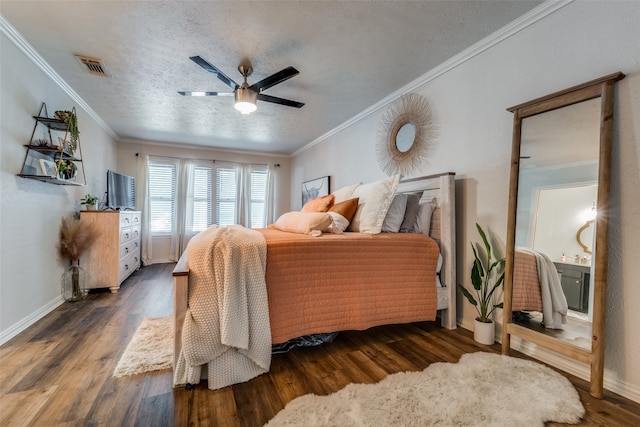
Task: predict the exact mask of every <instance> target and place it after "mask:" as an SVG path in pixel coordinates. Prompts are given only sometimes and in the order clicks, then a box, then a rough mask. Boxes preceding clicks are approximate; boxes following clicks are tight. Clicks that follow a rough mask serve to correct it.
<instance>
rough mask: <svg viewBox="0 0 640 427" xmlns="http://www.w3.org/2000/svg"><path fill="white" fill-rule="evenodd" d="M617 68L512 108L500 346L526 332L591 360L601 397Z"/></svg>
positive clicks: (537, 341) (595, 389) (565, 352)
mask: <svg viewBox="0 0 640 427" xmlns="http://www.w3.org/2000/svg"><path fill="white" fill-rule="evenodd" d="M622 78H624V74H622V73H616V74H612V75H609V76H605V77H603V78H601V79H597V80H593V81H590V82H587V83H584V84H582V85H579V86H575V87H572V88H569V89H567V90H564V91H560V92H557V93H554V94H551V95H548V96H545V97H542V98H538V99H536V100H533V101H530V102H527V103H524V104H520V105H517V106H515V107H512V108H510V109H508V111H511V112H513V113H514V131H513V147H512V159H511V177H510V190H509V191H510V194H509V225H508V230H507V252H506V258H507V263H506V272H505V289H504V310H503V315H504V318H503V325H504V327H503V330H502V351H503V353H505V354H508V352H509V350H510V348H511V341H510V338H511V336H516V337H519V338H521V339H523V340H525V341H528V342H531V343H534V344H536V345H539V346H542V347H544V348H547V349H551V350H554V351H556V352H558V353H560V354H563V355H565V356H569V357H571V358H573V359H576V360H579V361H581V362H584V363H587V364H589V365H591V378H590V379H591V394H592V395H593V396H595V397H602V392H603V387H602V386H603V384H602V383H603V373H604V326H605V323H604V322H605V316H604V315H605V313H604V309H605V297H606V278H607V230H608V223H607V220H608V208H609V186H610V171H611V143H612V128H613V88H614V86H615V82H616V81H618V80H620V79H622Z"/></svg>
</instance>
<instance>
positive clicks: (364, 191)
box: [349, 175, 400, 234]
mask: <svg viewBox="0 0 640 427" xmlns="http://www.w3.org/2000/svg"><path fill="white" fill-rule="evenodd" d="M398 181H400V175H394V176H391V177H389V178H386V179H383V180H380V181H376V182H372V183H369V184H362V185H360V186H359V187H357V188H356V189H355V191H354V192H353V194H352V195H351V197H354V198H355V197H357V198H358V199H359V201H358V210H357V211H356V214H355V215H354V216H353V219H352V220H351V225H350V226H349V230H350V231H354V232H357V233H368V234H378V233H380V231H381V230H382V223H383V222H384V218H385V217H386V216H387V211H388V210H389V206H390V205H391V201H392V200H393V197H394V195H395V193H396V188H398Z"/></svg>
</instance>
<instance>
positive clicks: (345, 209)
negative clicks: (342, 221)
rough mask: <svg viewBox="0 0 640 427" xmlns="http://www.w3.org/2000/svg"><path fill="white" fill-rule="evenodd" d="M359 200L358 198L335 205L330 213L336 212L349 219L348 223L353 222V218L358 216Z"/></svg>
mask: <svg viewBox="0 0 640 427" xmlns="http://www.w3.org/2000/svg"><path fill="white" fill-rule="evenodd" d="M359 200H360V199H358V198H357V197H356V198H354V199H349V200H345V201H344V202H340V203H336V204H335V205H333V206H332V207H331V208H330V209H329V212H336V213H339V214H340V215H342V216H343V217H345V218H346V219H347V221H349V222H351V220H352V219H353V216H354V215H355V214H356V211H357V210H358V201H359Z"/></svg>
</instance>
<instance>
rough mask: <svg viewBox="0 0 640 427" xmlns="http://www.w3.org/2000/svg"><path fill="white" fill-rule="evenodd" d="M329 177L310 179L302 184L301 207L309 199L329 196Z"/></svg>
mask: <svg viewBox="0 0 640 427" xmlns="http://www.w3.org/2000/svg"><path fill="white" fill-rule="evenodd" d="M329 191H330V190H329V177H328V176H323V177H322V178H316V179H312V180H310V181H305V182H303V183H302V206H304V204H305V203H307V202H308V201H309V200H311V199H315V198H316V197H320V196H326V195H328V194H329Z"/></svg>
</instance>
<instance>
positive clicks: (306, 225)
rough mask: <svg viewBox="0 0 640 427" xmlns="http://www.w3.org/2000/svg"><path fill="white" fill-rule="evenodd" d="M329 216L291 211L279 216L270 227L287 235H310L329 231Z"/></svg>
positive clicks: (322, 213) (330, 221)
mask: <svg viewBox="0 0 640 427" xmlns="http://www.w3.org/2000/svg"><path fill="white" fill-rule="evenodd" d="M331 223H332V218H331V215H329V214H328V213H326V212H298V211H292V212H287V213H284V214H282V215H280V218H278V219H277V220H276V222H275V224H271V225H270V227H272V228H277V229H278V230H280V231H287V232H289V233H300V234H311V232H312V231H315V230H318V231H323V232H324V231H329V226H330V225H331Z"/></svg>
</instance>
